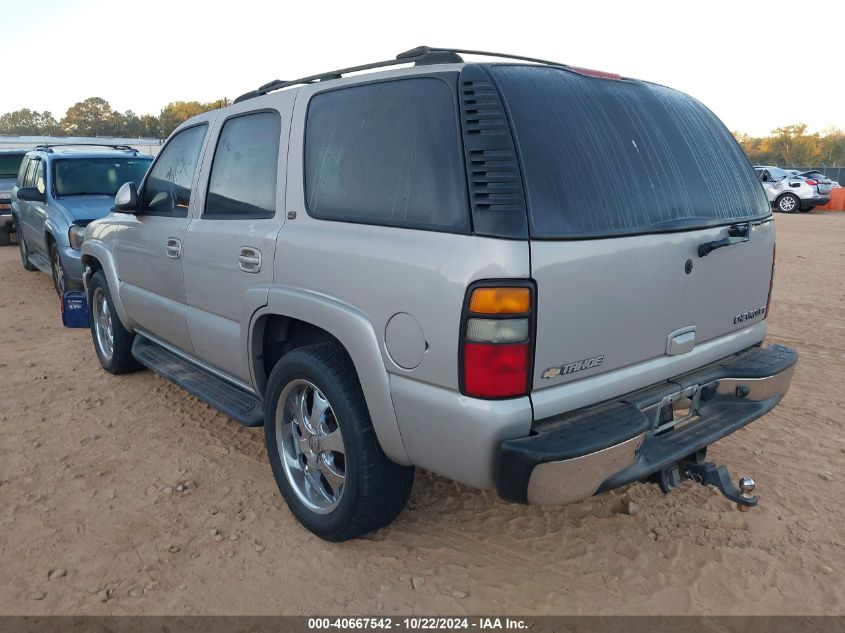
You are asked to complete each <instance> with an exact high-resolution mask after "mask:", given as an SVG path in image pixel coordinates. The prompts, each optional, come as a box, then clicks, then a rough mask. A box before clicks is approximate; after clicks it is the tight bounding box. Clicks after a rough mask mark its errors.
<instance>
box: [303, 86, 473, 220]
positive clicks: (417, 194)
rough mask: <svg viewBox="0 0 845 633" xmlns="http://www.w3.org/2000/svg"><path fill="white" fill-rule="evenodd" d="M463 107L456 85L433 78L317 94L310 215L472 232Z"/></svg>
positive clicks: (309, 130) (309, 160) (309, 164)
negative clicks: (461, 119)
mask: <svg viewBox="0 0 845 633" xmlns="http://www.w3.org/2000/svg"><path fill="white" fill-rule="evenodd" d="M456 103H457V99H456V96H455V94H454V92H453V88H452V87H451V86H450V85H449V84H447V83H446V82H445V81H443V80H441V79H437V78H429V77H427V78H414V79H401V80H394V81H385V82H378V83H372V84H364V85H358V86H351V87H348V88H341V89H337V90H331V91H328V92H323V93H319V94H317V95H315V96H314V97H313V98H312V99H311V102H310V103H309V106H308V115H307V122H306V131H305V195H306V204H307V207H308V210H309V213H310V214H311V215H313V216H315V217H318V218H323V219H327V220H339V221H344V222H358V223H363V224H380V225H384V226H400V227H406V228H414V229H430V230H439V231H451V232H469V228H470V227H469V208H468V204H467V192H466V176H465V170H464V163H463V154H462V147H461V140H460V135H459V132H458V119H457V110H456Z"/></svg>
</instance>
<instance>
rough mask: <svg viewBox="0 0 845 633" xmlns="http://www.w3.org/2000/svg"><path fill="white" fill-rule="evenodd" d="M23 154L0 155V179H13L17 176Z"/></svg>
mask: <svg viewBox="0 0 845 633" xmlns="http://www.w3.org/2000/svg"><path fill="white" fill-rule="evenodd" d="M22 160H23V154H0V178H14V177H15V176H17V175H18V169H20V166H21V161H22Z"/></svg>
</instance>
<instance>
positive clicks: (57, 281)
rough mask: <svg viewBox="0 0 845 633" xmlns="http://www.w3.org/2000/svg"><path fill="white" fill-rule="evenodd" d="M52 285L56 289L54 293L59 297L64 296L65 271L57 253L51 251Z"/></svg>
mask: <svg viewBox="0 0 845 633" xmlns="http://www.w3.org/2000/svg"><path fill="white" fill-rule="evenodd" d="M53 285H54V286H55V287H56V292H58V293H59V296H60V297H63V296H64V294H65V269H64V268H63V267H62V258H61V257H60V256H59V251H58V250H57V249H55V248H54V249H53Z"/></svg>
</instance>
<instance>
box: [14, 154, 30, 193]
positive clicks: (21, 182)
mask: <svg viewBox="0 0 845 633" xmlns="http://www.w3.org/2000/svg"><path fill="white" fill-rule="evenodd" d="M31 162H32V159H31V158H24V160H22V161H21V166H20V169H18V183H17V184H18V187H26V184H25V183H26V170H27V169H28V168H29V163H31Z"/></svg>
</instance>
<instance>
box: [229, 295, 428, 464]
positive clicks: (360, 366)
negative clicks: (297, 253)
mask: <svg viewBox="0 0 845 633" xmlns="http://www.w3.org/2000/svg"><path fill="white" fill-rule="evenodd" d="M264 292H266V295H265V294H264ZM253 293H254V294H253ZM246 299H247V303H248V304H252V305H256V306H258V305H261V304H262V303H265V302H266V303H265V305H264V306H263V307H259V308H258V309H257V310H256V311H255V312H253V314H252V319H251V320H250V321H249V324H248V325H247V326H246V327H248V328H249V329H248V332H245V333H244V335H245V336H246V338H247V341H249V344H248V345H247V346H246V349H248V350H250V351H251V353H250V364H249V367H250V373H251V375H252V378H253V383H254V385H255V387H256V389H257V390H258V391H259V393H263V390H264V385H263V384H262V383H263V381H264V378H263V377H262V376H263V370H261V369H259V368H256V366H255V365H256V356H257V354H256V345H257V346H258V349H259V350H260V346H261V338H260V337H261V336H262V332H263V327H262V326H261V322H262V320H263V318H264V317H267V316H273V315H277V316H285V317H290V318H293V319H299V320H301V321H305V322H306V323H310V324H312V325H315V326H317V327H320V328H322V329H324V330H326V331H327V332H329V333H330V334H331V335H332V336H334V337H335V338H336V339H337V340H338V341H340V343H341V344H342V345H343V346H344V347H345V348H346V351H347V352H348V353H349V356H350V357H351V358H352V363H353V364H354V365H355V370H356V372H357V373H358V379H359V380H360V381H361V388H362V390H363V391H364V398H365V400H366V402H367V408H368V409H369V411H370V417H371V418H372V421H373V428H374V429H375V431H376V436H377V437H378V440H379V443H380V444H381V447H382V449H383V450H384V452H385V454H386V455H387V456H388V457H389V458H390V459H392V460H393V461H395V462H396V463H398V464H402V465H404V466H409V465H411V460H410V459H409V458H408V454H407V453H406V451H405V445H404V444H403V442H402V435H401V434H400V432H399V424H398V422H397V421H396V412H395V411H394V409H393V401H392V399H391V397H390V383H389V381H388V376H387V370H386V369H385V367H384V361H383V359H382V356H381V347H380V345H379V339H378V337H377V336H376V332H375V329H374V328H373V326H372V324H371V323H370V321H369V319H368V318H367V317H366V316H365V315H364V314H363V313H362V312H361V311H360V310H358V309H357V308H355V307H353V306H351V305H348V304H345V303H341V302H340V301H337V300H335V299H331V298H329V297H326V296H325V295H321V294H317V293H315V292H309V291H307V290H302V289H299V288H290V287H286V286H277V285H274V286H270V287H269V288H266V287H265V289H264V290H262V289H260V288H253V289H251V290H250V291H249V292H248V293H247V297H246ZM253 301H254V303H253ZM245 309H247V310H248V309H249V306H248V305H247V306H245Z"/></svg>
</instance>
